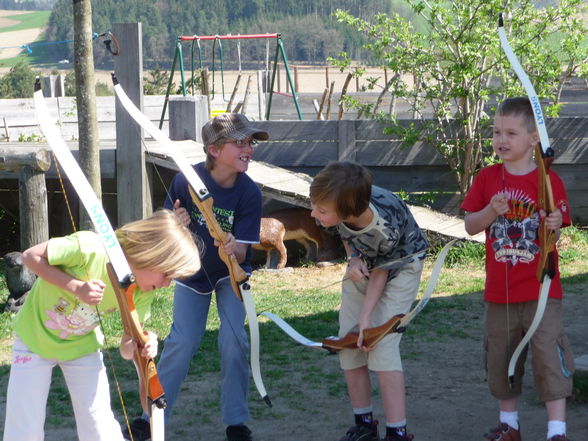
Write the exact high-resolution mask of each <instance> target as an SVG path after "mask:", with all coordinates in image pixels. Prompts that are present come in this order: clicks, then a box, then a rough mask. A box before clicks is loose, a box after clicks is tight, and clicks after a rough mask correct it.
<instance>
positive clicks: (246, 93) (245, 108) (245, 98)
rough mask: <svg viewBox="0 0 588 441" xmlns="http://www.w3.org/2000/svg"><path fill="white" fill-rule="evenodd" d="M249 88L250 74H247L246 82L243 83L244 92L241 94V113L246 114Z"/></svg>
mask: <svg viewBox="0 0 588 441" xmlns="http://www.w3.org/2000/svg"><path fill="white" fill-rule="evenodd" d="M250 88H251V75H248V76H247V84H246V85H245V94H244V95H243V106H242V107H241V113H242V114H243V115H246V114H247V104H248V102H249V93H250Z"/></svg>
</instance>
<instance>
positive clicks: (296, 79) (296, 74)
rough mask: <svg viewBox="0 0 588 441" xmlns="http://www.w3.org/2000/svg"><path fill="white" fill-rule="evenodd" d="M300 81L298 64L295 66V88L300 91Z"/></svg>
mask: <svg viewBox="0 0 588 441" xmlns="http://www.w3.org/2000/svg"><path fill="white" fill-rule="evenodd" d="M299 85H300V83H299V82H298V66H294V90H295V91H296V93H298V92H299V91H300V90H299Z"/></svg>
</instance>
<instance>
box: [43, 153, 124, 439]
mask: <svg viewBox="0 0 588 441" xmlns="http://www.w3.org/2000/svg"><path fill="white" fill-rule="evenodd" d="M51 153H52V156H53V163H54V164H55V170H56V171H57V178H58V180H59V185H60V186H61V191H62V193H63V198H64V200H65V206H66V208H67V213H68V215H69V220H70V223H71V227H72V229H73V232H74V234H75V233H78V229H77V227H76V223H75V221H74V217H73V213H72V210H71V205H70V203H69V197H68V196H67V191H66V190H65V184H64V183H63V178H62V175H61V166H60V165H59V161H57V157H56V156H55V152H53V150H52V151H51ZM75 237H76V241H77V243H78V248H79V250H80V257H81V259H82V269H83V270H84V274H85V277H86V281H89V280H90V274H89V273H88V262H87V260H86V256H85V255H84V253H83V252H82V243H81V241H80V237H79V235H77V234H75ZM94 309H95V310H96V315H97V317H98V324H99V327H100V331H101V332H102V335H103V337H104V346H108V345H109V341H108V336H107V334H106V328H105V326H104V322H103V320H102V314H100V310H99V309H98V305H94ZM105 352H106V354H107V357H108V363H109V365H110V369H111V372H112V376H113V377H114V383H115V384H116V391H117V393H118V398H119V400H120V402H121V407H122V411H123V415H124V419H125V424H126V426H127V428H128V430H129V434H130V436H131V441H134V439H133V433H132V431H131V426H130V422H129V416H128V414H127V407H126V404H125V400H124V398H123V395H122V390H121V387H120V383H119V381H118V375H117V373H116V368H115V366H114V361H113V359H112V354H111V353H110V351H105Z"/></svg>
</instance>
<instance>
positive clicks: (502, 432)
mask: <svg viewBox="0 0 588 441" xmlns="http://www.w3.org/2000/svg"><path fill="white" fill-rule="evenodd" d="M484 437H485V438H486V439H487V440H491V441H521V432H520V431H519V430H515V429H513V428H512V427H510V426H509V425H508V424H506V423H500V424H499V425H498V426H496V427H495V428H494V429H491V430H490V431H489V432H488V433H485V434H484Z"/></svg>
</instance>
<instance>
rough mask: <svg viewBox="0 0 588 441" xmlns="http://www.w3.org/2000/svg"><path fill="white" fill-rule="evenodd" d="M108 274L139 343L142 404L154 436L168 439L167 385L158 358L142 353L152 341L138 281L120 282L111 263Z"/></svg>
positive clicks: (126, 324) (129, 331) (135, 359)
mask: <svg viewBox="0 0 588 441" xmlns="http://www.w3.org/2000/svg"><path fill="white" fill-rule="evenodd" d="M107 270H108V277H109V278H110V281H111V282H112V286H113V288H114V292H115V294H116V299H117V301H118V304H119V305H120V317H121V321H122V324H123V329H124V332H125V334H127V335H128V336H130V337H131V338H132V339H133V341H134V342H136V343H137V349H136V350H135V351H133V362H134V363H135V368H136V370H137V376H138V377H139V395H140V398H141V407H142V408H143V411H144V412H145V413H146V414H147V415H149V423H150V426H151V439H152V440H153V441H156V440H162V441H163V440H164V439H165V435H164V409H165V408H166V407H167V402H166V399H165V393H164V391H163V386H162V385H161V383H160V381H159V377H158V376H157V368H156V366H155V361H153V359H150V358H146V357H144V356H143V355H142V354H141V348H142V347H143V346H144V345H145V344H147V342H148V341H149V337H148V334H147V333H146V332H145V331H144V330H143V328H142V326H141V322H140V320H139V314H138V313H137V309H136V308H135V301H134V299H133V293H134V292H135V288H136V284H135V283H131V284H130V285H128V286H126V287H124V286H122V285H120V284H118V283H116V273H115V272H114V268H113V266H112V264H110V263H108V264H107Z"/></svg>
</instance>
